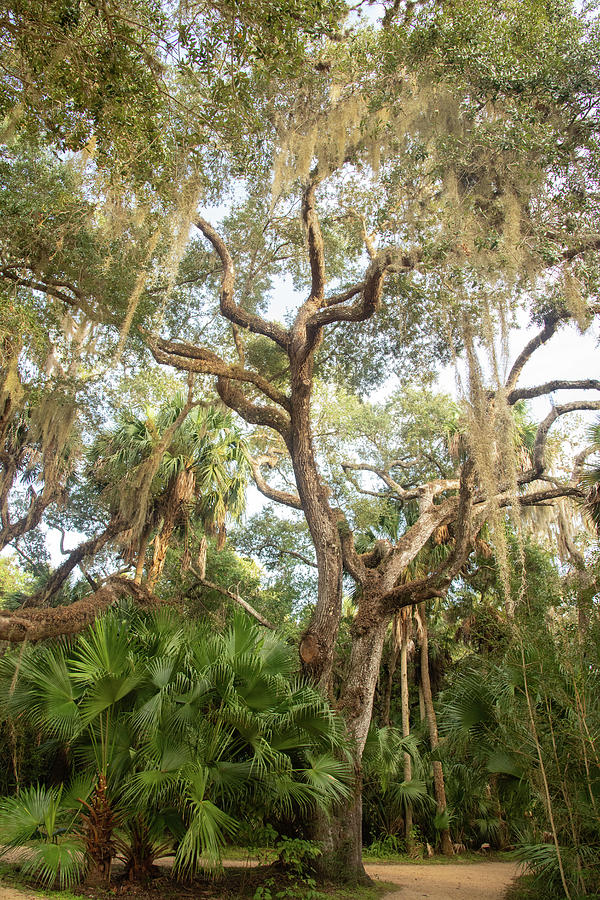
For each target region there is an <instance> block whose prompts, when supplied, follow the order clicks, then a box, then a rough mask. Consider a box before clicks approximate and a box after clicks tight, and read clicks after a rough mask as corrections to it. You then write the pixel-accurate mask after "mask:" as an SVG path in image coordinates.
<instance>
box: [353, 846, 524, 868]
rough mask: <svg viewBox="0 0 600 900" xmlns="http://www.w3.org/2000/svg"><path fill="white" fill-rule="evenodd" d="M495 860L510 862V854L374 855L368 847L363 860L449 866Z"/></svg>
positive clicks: (377, 863) (377, 862) (378, 863)
mask: <svg viewBox="0 0 600 900" xmlns="http://www.w3.org/2000/svg"><path fill="white" fill-rule="evenodd" d="M490 860H493V861H494V862H509V861H510V856H509V854H508V853H503V852H493V853H476V852H475V851H472V850H467V852H466V853H460V854H456V855H455V856H442V855H441V854H438V855H436V856H431V857H427V856H425V857H417V858H415V857H413V856H409V855H408V854H407V853H397V854H394V855H393V856H385V857H383V856H372V855H371V854H369V852H368V849H366V850H365V851H363V862H364V863H367V865H368V864H371V865H386V864H393V865H402V866H449V865H453V866H456V865H465V866H468V865H473V863H483V862H489V861H490Z"/></svg>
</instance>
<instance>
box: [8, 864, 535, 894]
mask: <svg viewBox="0 0 600 900" xmlns="http://www.w3.org/2000/svg"><path fill="white" fill-rule="evenodd" d="M253 863H254V861H249V862H248V863H247V864H249V865H253ZM225 865H226V866H230V865H237V866H239V865H240V861H239V860H226V861H225ZM365 868H366V870H367V872H368V873H369V875H370V876H371V878H372V879H373V880H374V881H388V882H390V881H391V882H392V883H394V884H397V885H398V890H397V891H393V892H392V893H390V894H386V895H385V897H384V898H383V900H503V898H504V894H505V892H506V889H507V888H508V886H509V885H510V883H511V882H512V881H513V879H515V878H516V877H517V875H518V874H519V872H518V867H517V866H516V865H515V864H514V863H506V862H482V863H462V864H458V863H450V864H448V865H438V866H419V865H410V864H409V865H398V864H396V863H378V864H375V865H371V864H369V865H366V866H365ZM0 900H40V894H32V893H31V892H29V891H26V890H17V889H16V888H13V887H7V886H4V885H1V884H0Z"/></svg>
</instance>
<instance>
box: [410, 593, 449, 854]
mask: <svg viewBox="0 0 600 900" xmlns="http://www.w3.org/2000/svg"><path fill="white" fill-rule="evenodd" d="M419 614H420V617H421V623H422V629H423V631H422V637H421V685H422V687H423V703H424V706H425V715H426V718H427V725H428V727H429V742H430V744H431V749H432V750H436V749H437V748H438V746H439V737H438V729H437V719H436V715H435V709H434V707H433V697H432V694H431V680H430V677H429V635H428V631H427V610H426V608H425V603H419ZM433 788H434V792H435V803H436V811H437V814H438V815H442V814H443V813H444V812H446V806H447V804H446V788H445V785H444V772H443V769H442V764H441V762H440V761H439V760H435V761H434V762H433ZM440 838H441V842H442V853H443V854H444V856H452V855H453V853H454V848H453V846H452V838H451V837H450V829H449V828H443V829H442V830H441V831H440Z"/></svg>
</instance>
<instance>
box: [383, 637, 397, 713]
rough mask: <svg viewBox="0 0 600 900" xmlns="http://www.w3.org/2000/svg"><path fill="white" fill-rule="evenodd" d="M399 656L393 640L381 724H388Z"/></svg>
mask: <svg viewBox="0 0 600 900" xmlns="http://www.w3.org/2000/svg"><path fill="white" fill-rule="evenodd" d="M399 656H400V651H399V649H398V647H397V646H396V644H395V642H394V645H393V647H392V652H391V653H390V660H389V663H388V677H387V680H386V683H385V688H384V694H383V703H382V710H381V722H382V724H383V725H389V724H390V710H391V705H392V687H393V684H394V675H395V674H396V668H397V666H398V659H399Z"/></svg>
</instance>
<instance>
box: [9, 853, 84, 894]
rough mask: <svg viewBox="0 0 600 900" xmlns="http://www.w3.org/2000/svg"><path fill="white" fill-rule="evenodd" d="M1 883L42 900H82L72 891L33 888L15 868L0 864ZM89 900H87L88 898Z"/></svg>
mask: <svg viewBox="0 0 600 900" xmlns="http://www.w3.org/2000/svg"><path fill="white" fill-rule="evenodd" d="M0 882H1V883H2V884H4V885H6V886H8V887H14V889H15V890H18V891H27V893H28V894H30V895H33V896H35V897H40V900H82V896H81V894H74V893H73V892H72V891H49V890H48V889H47V888H44V889H43V890H41V889H37V888H35V887H32V886H31V881H26V880H25V879H24V878H23V877H22V876H21V874H20V872H18V871H17V870H16V869H15V868H14V867H13V866H11V865H9V864H8V863H3V862H0ZM86 900H87V898H86Z"/></svg>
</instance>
